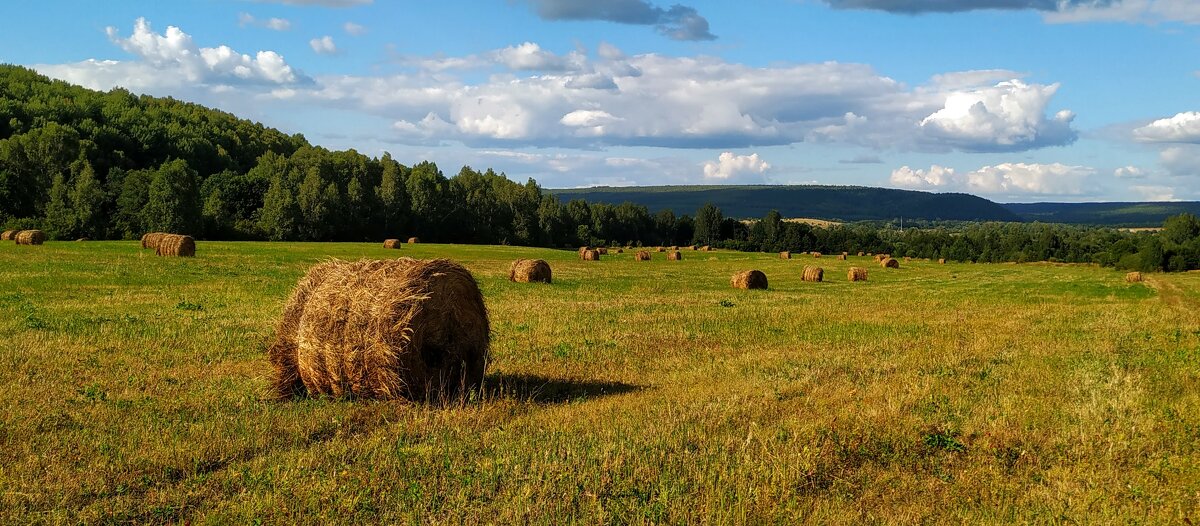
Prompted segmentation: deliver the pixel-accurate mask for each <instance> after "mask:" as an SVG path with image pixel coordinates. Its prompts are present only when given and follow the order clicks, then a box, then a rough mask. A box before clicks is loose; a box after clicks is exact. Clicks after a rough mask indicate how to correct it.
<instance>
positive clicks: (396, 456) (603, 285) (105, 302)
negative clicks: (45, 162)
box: [0, 242, 1200, 524]
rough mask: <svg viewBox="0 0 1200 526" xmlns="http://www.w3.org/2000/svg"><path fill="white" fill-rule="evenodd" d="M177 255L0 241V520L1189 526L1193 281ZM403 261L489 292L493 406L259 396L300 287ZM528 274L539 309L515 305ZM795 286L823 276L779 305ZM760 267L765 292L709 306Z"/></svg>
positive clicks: (377, 252)
mask: <svg viewBox="0 0 1200 526" xmlns="http://www.w3.org/2000/svg"><path fill="white" fill-rule="evenodd" d="M197 256H198V257H196V258H194V259H184V258H158V257H155V256H154V255H153V254H152V252H151V251H146V250H140V249H139V248H138V244H137V243H136V242H88V243H73V242H49V243H47V244H46V245H44V246H33V247H30V246H15V245H13V244H11V243H3V244H0V522H3V523H8V524H37V523H80V522H82V523H127V522H151V523H155V522H164V523H165V522H188V523H210V524H246V523H297V522H301V523H355V522H384V523H409V524H418V523H419V524H425V523H450V524H457V523H534V524H573V523H579V524H601V523H603V524H627V523H634V524H638V523H688V524H704V523H708V524H764V523H776V524H792V523H806V522H807V523H917V522H919V523H932V524H938V523H946V524H958V523H964V522H965V523H983V524H988V523H990V524H1011V523H1064V524H1065V523H1160V524H1168V523H1169V524H1178V523H1187V524H1194V523H1196V522H1197V521H1200V315H1198V314H1197V313H1198V312H1200V310H1198V307H1200V274H1197V273H1181V274H1170V275H1165V274H1152V275H1149V276H1148V277H1147V282H1146V283H1136V284H1129V283H1125V281H1124V274H1123V273H1119V272H1117V271H1114V270H1110V269H1104V268H1099V267H1094V266H1083V265H1052V264H1022V265H1015V264H1012V265H1006V264H997V265H984V264H961V263H950V264H947V265H938V264H936V263H931V262H910V263H904V264H902V267H901V268H900V269H889V270H885V269H881V268H879V266H878V265H877V264H874V263H873V262H872V261H870V258H855V257H851V258H850V261H836V260H834V259H832V258H830V257H825V258H822V259H820V260H815V261H814V260H813V259H812V258H809V257H806V256H797V257H796V258H795V259H792V260H780V259H778V258H777V257H776V256H775V255H768V254H747V253H736V252H725V251H718V252H712V253H702V252H684V260H683V261H680V262H668V261H666V260H665V257H664V254H661V253H655V254H653V256H654V260H652V261H650V262H635V261H633V255H632V254H631V253H630V252H628V251H627V252H626V253H624V254H620V255H609V256H607V257H605V258H604V259H603V260H602V261H599V262H583V261H579V260H578V259H577V256H576V254H575V252H574V251H557V250H546V249H532V248H513V247H492V246H456V245H434V244H420V245H405V246H404V247H403V248H402V249H400V250H398V251H397V250H385V249H383V248H382V247H381V246H379V245H376V244H353V243H336V244H335V243H326V244H321V243H287V244H285V243H233V242H201V243H199V246H198V251H197ZM399 256H411V257H416V258H433V257H447V258H451V259H454V260H456V261H459V262H462V263H463V264H465V265H466V266H467V267H468V268H469V269H470V270H471V271H472V272H473V273H474V274H475V276H476V278H477V279H478V280H479V282H480V285H481V288H482V291H483V294H484V297H485V300H486V302H487V306H488V308H489V310H490V313H491V322H492V328H493V341H492V362H491V365H490V367H489V370H488V376H487V380H486V387H485V389H484V391H483V392H482V393H481V394H480V395H479V396H477V397H474V398H473V399H471V400H468V401H465V402H463V403H460V404H455V405H453V406H452V407H435V406H428V405H414V404H409V403H403V402H373V401H362V400H358V401H350V400H331V399H307V400H294V401H287V402H275V401H270V400H269V399H268V394H267V386H268V378H269V374H270V366H269V364H268V363H267V360H266V357H265V354H264V353H265V349H266V347H267V345H268V343H269V342H270V340H271V338H272V335H273V331H274V325H275V323H276V321H277V319H278V317H279V314H280V311H281V310H282V307H283V303H284V301H285V300H286V298H287V296H288V294H289V291H290V289H291V288H292V286H293V285H294V284H295V283H296V281H297V279H298V278H299V277H300V276H301V275H303V273H304V272H305V270H306V269H307V268H308V267H309V266H311V265H312V264H314V263H316V262H319V261H323V260H326V259H328V258H335V257H336V258H343V259H358V258H388V257H399ZM531 257H536V258H542V259H545V260H547V261H549V263H550V265H551V266H552V267H553V270H554V284H552V285H543V284H517V283H511V282H509V281H507V279H506V278H507V272H508V266H509V263H510V262H511V261H512V260H514V259H516V258H531ZM814 263H816V264H819V265H821V266H822V267H824V268H825V279H826V282H824V283H804V282H802V281H801V279H800V278H801V271H802V268H803V266H804V265H806V264H814ZM852 265H857V266H865V267H867V268H868V270H869V272H870V274H869V281H867V282H865V283H849V282H847V281H846V271H847V269H848V268H849V267H850V266H852ZM751 268H756V269H759V270H762V271H764V272H766V274H767V276H768V278H769V279H770V289H769V290H766V291H744V290H735V289H732V288H730V285H729V278H730V276H731V275H732V274H733V273H735V272H737V271H740V270H746V269H751ZM1189 521H1190V522H1189Z"/></svg>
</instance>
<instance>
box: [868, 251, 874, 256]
mask: <svg viewBox="0 0 1200 526" xmlns="http://www.w3.org/2000/svg"><path fill="white" fill-rule="evenodd" d="M867 255H868V256H874V255H875V253H874V252H867Z"/></svg>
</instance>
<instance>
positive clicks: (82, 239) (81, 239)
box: [75, 237, 91, 243]
mask: <svg viewBox="0 0 1200 526" xmlns="http://www.w3.org/2000/svg"><path fill="white" fill-rule="evenodd" d="M84 241H91V239H88V238H86V237H81V238H79V239H76V240H75V242H76V243H82V242H84Z"/></svg>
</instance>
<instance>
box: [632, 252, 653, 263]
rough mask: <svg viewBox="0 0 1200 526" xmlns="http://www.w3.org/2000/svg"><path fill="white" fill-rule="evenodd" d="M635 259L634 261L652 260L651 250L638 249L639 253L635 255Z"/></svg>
mask: <svg viewBox="0 0 1200 526" xmlns="http://www.w3.org/2000/svg"><path fill="white" fill-rule="evenodd" d="M633 260H634V261H650V252H649V251H646V250H639V251H637V254H634V255H633Z"/></svg>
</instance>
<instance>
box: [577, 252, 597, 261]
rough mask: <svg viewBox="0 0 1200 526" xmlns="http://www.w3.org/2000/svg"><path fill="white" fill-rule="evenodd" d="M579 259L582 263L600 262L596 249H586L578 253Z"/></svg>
mask: <svg viewBox="0 0 1200 526" xmlns="http://www.w3.org/2000/svg"><path fill="white" fill-rule="evenodd" d="M579 259H582V260H584V261H600V251H599V250H597V249H588V250H584V251H583V252H580V253H579Z"/></svg>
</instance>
